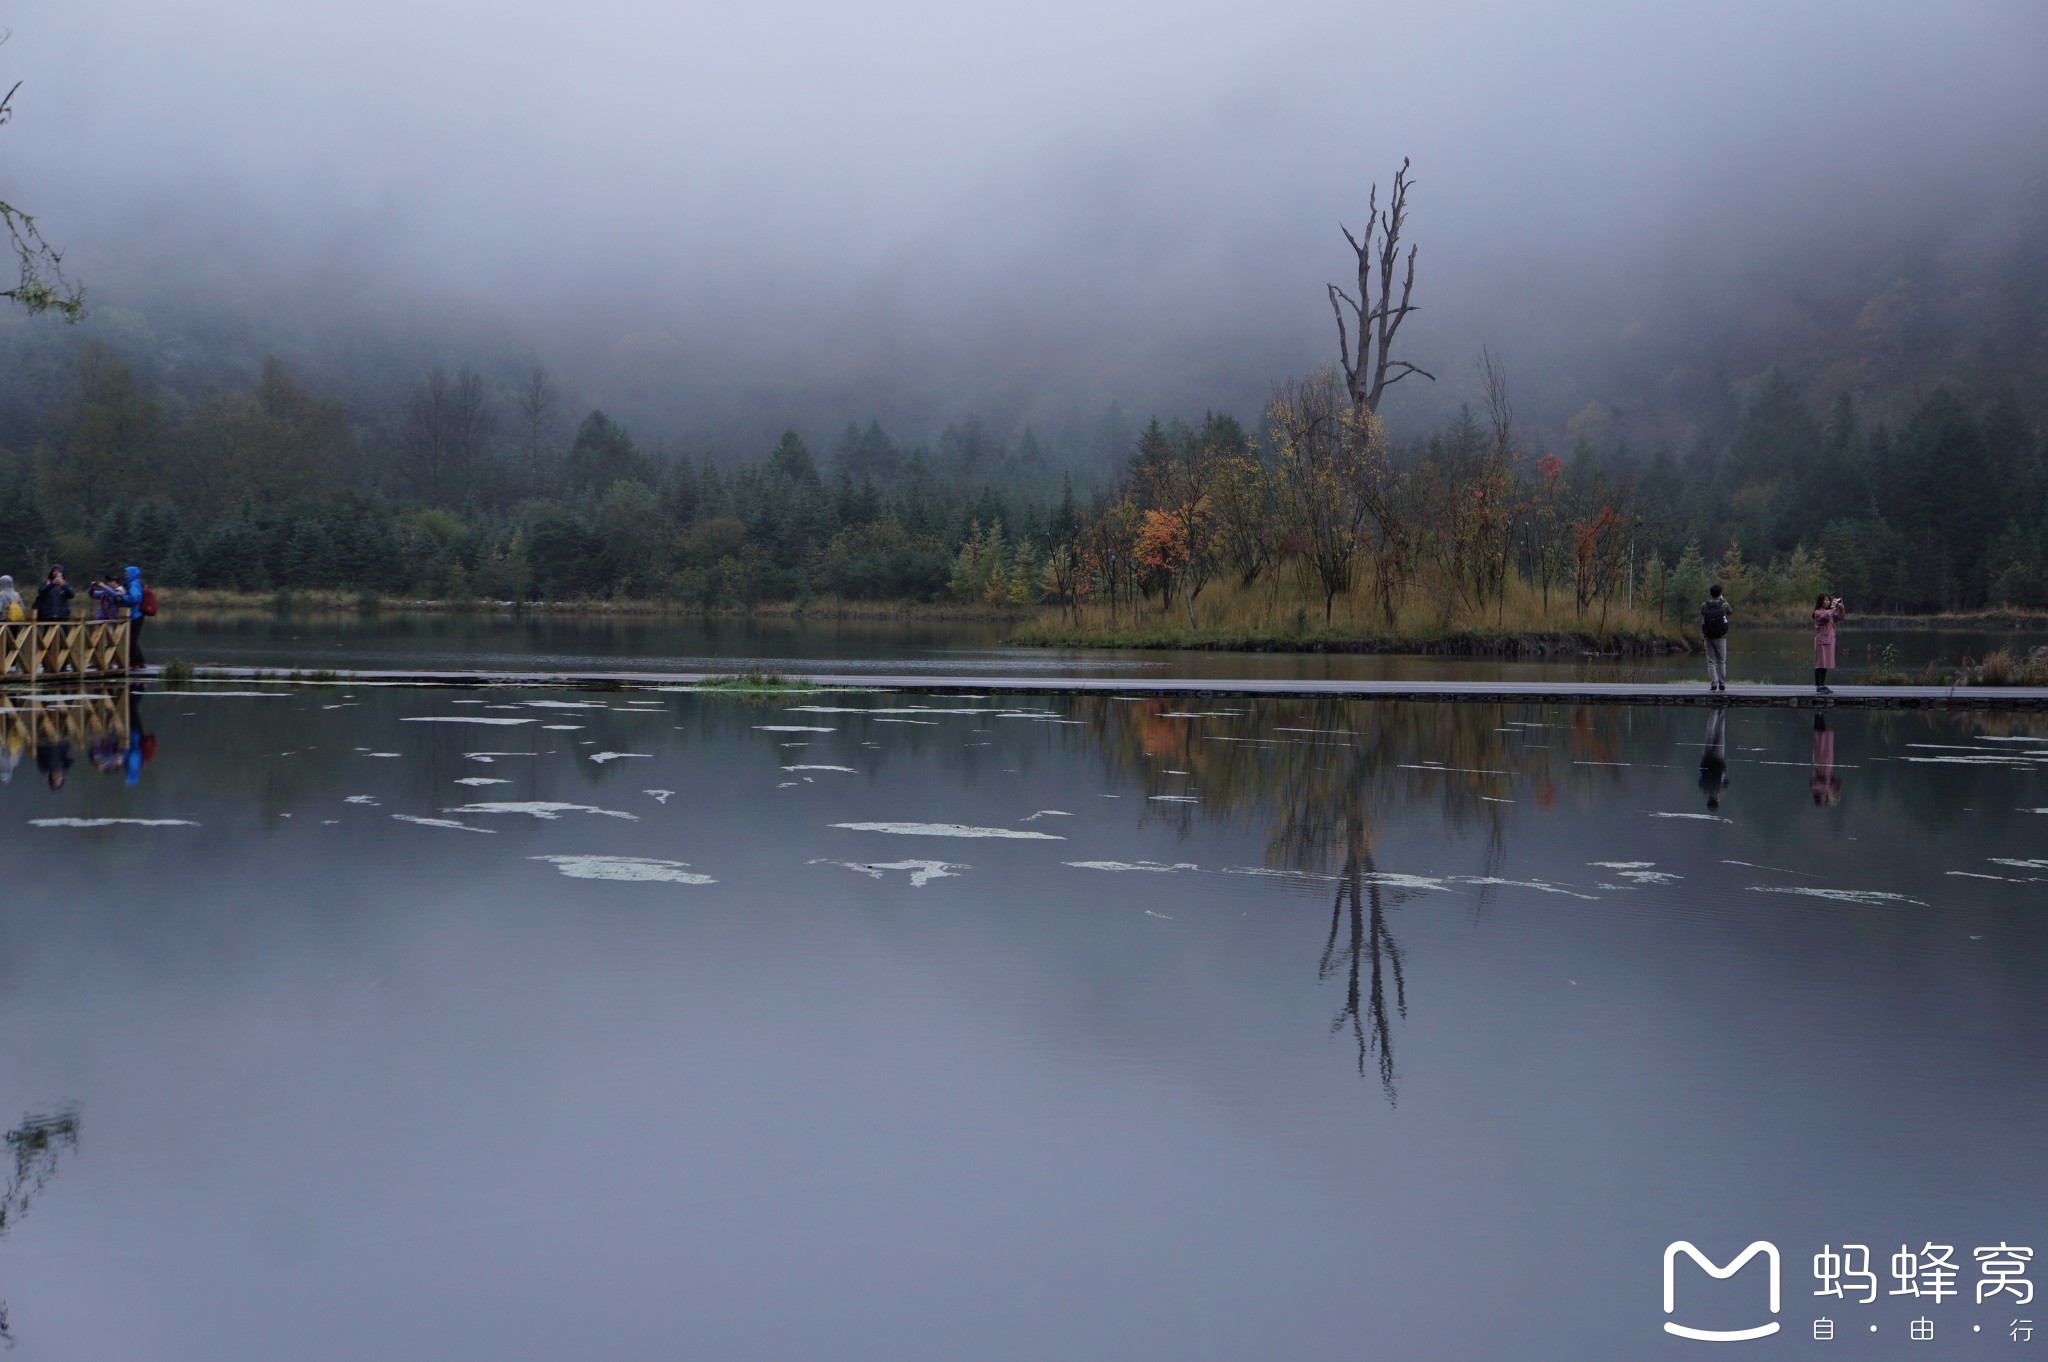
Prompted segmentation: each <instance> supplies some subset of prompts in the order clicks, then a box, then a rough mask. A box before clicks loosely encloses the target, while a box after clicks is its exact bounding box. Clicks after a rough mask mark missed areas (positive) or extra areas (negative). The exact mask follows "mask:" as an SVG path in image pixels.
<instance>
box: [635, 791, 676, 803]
mask: <svg viewBox="0 0 2048 1362" xmlns="http://www.w3.org/2000/svg"><path fill="white" fill-rule="evenodd" d="M640 793H641V794H644V795H647V796H649V797H650V798H652V799H653V800H654V802H655V803H657V804H666V803H668V801H669V796H670V795H673V794H674V793H675V791H674V790H642V791H641V792H640Z"/></svg>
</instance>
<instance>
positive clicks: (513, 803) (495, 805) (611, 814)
mask: <svg viewBox="0 0 2048 1362" xmlns="http://www.w3.org/2000/svg"><path fill="white" fill-rule="evenodd" d="M441 812H442V813H523V814H526V815H528V816H530V817H533V818H545V819H555V818H560V817H561V816H562V815H563V814H565V813H595V814H602V815H604V816H605V817H606V818H624V819H626V820H628V821H629V822H635V823H637V822H639V821H640V815H639V814H637V813H624V812H621V811H620V810H618V809H600V808H598V807H597V806H596V805H594V804H564V803H560V802H558V801H555V800H546V799H537V800H486V801H484V802H483V803H480V804H461V805H457V806H456V807H454V808H452V809H443V810H441Z"/></svg>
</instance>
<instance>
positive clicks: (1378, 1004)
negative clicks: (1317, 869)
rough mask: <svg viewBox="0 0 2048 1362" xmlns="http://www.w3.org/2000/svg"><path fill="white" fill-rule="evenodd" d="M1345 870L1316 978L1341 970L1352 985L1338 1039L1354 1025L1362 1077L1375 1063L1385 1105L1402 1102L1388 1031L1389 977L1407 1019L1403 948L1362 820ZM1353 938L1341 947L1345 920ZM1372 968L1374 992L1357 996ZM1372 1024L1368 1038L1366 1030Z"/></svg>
mask: <svg viewBox="0 0 2048 1362" xmlns="http://www.w3.org/2000/svg"><path fill="white" fill-rule="evenodd" d="M1345 843H1346V845H1345V853H1344V868H1343V870H1342V872H1341V873H1339V874H1338V876H1337V896H1336V899H1335V901H1334V902H1333V903H1332V904H1331V905H1330V938H1329V940H1327V941H1325V942H1324V943H1323V958H1322V961H1321V962H1320V963H1319V964H1318V965H1317V967H1316V978H1318V979H1327V978H1329V977H1330V976H1331V975H1332V974H1334V973H1336V972H1337V970H1338V969H1339V968H1340V967H1341V968H1343V969H1344V970H1345V971H1346V974H1347V977H1348V982H1347V986H1346V989H1345V994H1344V1007H1343V1010H1342V1011H1340V1012H1338V1013H1337V1018H1336V1020H1335V1021H1333V1022H1331V1023H1330V1030H1331V1032H1332V1033H1333V1034H1334V1033H1335V1032H1337V1031H1340V1030H1342V1029H1343V1028H1344V1024H1345V1022H1346V1021H1349V1022H1350V1023H1351V1034H1352V1036H1353V1038H1354V1039H1356V1040H1357V1042H1358V1076H1359V1077H1360V1078H1363V1077H1365V1062H1366V1060H1367V1059H1368V1058H1376V1059H1377V1060H1378V1064H1379V1075H1380V1090H1381V1091H1382V1092H1384V1093H1386V1095H1387V1101H1389V1102H1393V1101H1396V1100H1398V1099H1397V1097H1396V1095H1395V1092H1394V1044H1393V1038H1392V1036H1391V1035H1390V1034H1389V1031H1388V1027H1387V989H1386V976H1387V975H1388V974H1391V975H1393V977H1394V1006H1395V1008H1396V1009H1397V1010H1398V1011H1399V1012H1400V1014H1401V1016H1402V1017H1403V1018H1406V1017H1407V1015H1408V981H1407V979H1406V978H1405V977H1404V976H1403V974H1402V972H1401V946H1400V943H1399V942H1397V941H1395V940H1394V934H1393V932H1392V931H1391V930H1389V929H1388V927H1387V915H1386V901H1385V900H1386V889H1385V886H1384V885H1382V884H1381V883H1380V880H1379V870H1378V867H1377V866H1376V865H1375V864H1374V863H1373V854H1372V842H1371V834H1370V832H1369V830H1368V829H1367V828H1366V827H1365V825H1364V823H1363V822H1362V821H1360V820H1353V821H1352V822H1351V823H1350V825H1349V828H1348V830H1347V836H1346V839H1345ZM1347 917H1348V919H1349V921H1350V924H1351V932H1350V935H1349V938H1348V939H1347V941H1346V942H1345V944H1344V945H1343V946H1342V947H1341V948H1340V947H1339V946H1338V944H1337V936H1338V932H1339V931H1340V930H1341V929H1342V927H1343V926H1344V923H1345V921H1346V919H1347ZM1367 961H1370V962H1371V975H1370V977H1371V987H1370V991H1369V993H1368V994H1367V996H1366V997H1364V998H1361V997H1360V996H1359V977H1360V975H1361V974H1362V973H1364V971H1365V966H1366V962H1367ZM1368 1020H1370V1023H1371V1027H1372V1029H1371V1031H1370V1033H1368V1032H1367V1030H1366V1025H1367V1022H1368Z"/></svg>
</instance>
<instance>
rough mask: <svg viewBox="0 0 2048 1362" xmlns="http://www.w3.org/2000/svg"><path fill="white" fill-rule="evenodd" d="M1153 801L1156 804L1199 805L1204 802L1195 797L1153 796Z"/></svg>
mask: <svg viewBox="0 0 2048 1362" xmlns="http://www.w3.org/2000/svg"><path fill="white" fill-rule="evenodd" d="M1151 799H1152V801H1153V802H1154V803H1156V804H1199V803H1201V802H1202V801H1201V800H1199V799H1197V798H1195V796H1193V795H1153V796H1151Z"/></svg>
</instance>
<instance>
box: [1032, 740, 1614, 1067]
mask: <svg viewBox="0 0 2048 1362" xmlns="http://www.w3.org/2000/svg"><path fill="white" fill-rule="evenodd" d="M1241 705H1242V702H1230V707H1231V708H1232V709H1236V708H1239V707H1240V706H1241ZM1242 708H1243V710H1244V712H1243V713H1225V712H1222V707H1221V706H1219V707H1218V708H1217V709H1214V710H1206V711H1202V706H1201V705H1200V703H1199V702H1196V703H1183V704H1175V703H1173V702H1165V701H1158V702H1145V703H1133V702H1130V701H1116V702H1109V701H1096V702H1091V701H1086V700H1083V701H1077V702H1075V706H1074V709H1073V711H1072V712H1073V714H1074V716H1075V717H1076V718H1086V719H1089V720H1091V722H1092V737H1093V739H1094V741H1095V742H1096V743H1097V744H1099V746H1100V750H1101V751H1102V753H1103V754H1104V755H1105V756H1106V757H1107V758H1108V759H1109V761H1110V762H1111V764H1112V765H1113V766H1114V767H1116V768H1117V769H1118V771H1119V773H1121V774H1126V775H1132V776H1135V777H1137V778H1138V779H1140V780H1141V781H1143V782H1145V783H1146V784H1147V785H1148V786H1149V787H1151V789H1152V790H1154V791H1156V792H1157V793H1175V792H1179V791H1182V790H1186V789H1192V790H1193V791H1194V792H1195V793H1196V795H1197V796H1198V798H1199V799H1200V803H1199V804H1180V803H1166V804H1161V803H1148V805H1147V808H1146V812H1145V813H1144V815H1143V817H1144V818H1145V819H1146V820H1147V821H1154V820H1163V821H1168V822H1171V823H1173V824H1174V825H1175V826H1177V827H1178V828H1179V829H1180V830H1181V831H1182V832H1183V833H1189V832H1192V831H1193V828H1194V824H1195V823H1196V821H1197V820H1199V821H1201V822H1204V823H1213V822H1215V821H1217V820H1219V819H1220V820H1223V821H1225V822H1228V823H1235V824H1237V825H1239V826H1243V827H1246V828H1250V829H1257V830H1262V831H1263V834H1264V840H1265V856H1264V860H1265V865H1266V868H1268V869H1276V870H1290V871H1294V872H1296V873H1297V874H1300V875H1303V876H1307V877H1311V878H1313V879H1318V880H1323V881H1325V882H1328V883H1332V884H1334V886H1335V894H1334V898H1333V902H1332V904H1331V911H1330V930H1329V934H1328V938H1327V940H1326V941H1325V942H1324V946H1323V952H1322V955H1321V958H1320V959H1319V961H1318V964H1317V977H1318V978H1319V979H1332V978H1336V977H1339V976H1341V977H1342V978H1343V979H1344V981H1345V995H1344V1002H1343V1005H1342V1007H1341V1008H1340V1009H1339V1011H1338V1013H1337V1016H1336V1019H1335V1021H1334V1023H1333V1024H1332V1027H1331V1030H1332V1031H1333V1032H1336V1031H1344V1030H1348V1031H1349V1032H1350V1033H1351V1036H1352V1038H1353V1040H1354V1041H1355V1042H1356V1043H1357V1046H1358V1072H1359V1074H1360V1076H1361V1077H1362V1076H1364V1075H1365V1073H1366V1072H1367V1070H1368V1067H1369V1066H1370V1068H1371V1069H1372V1070H1373V1071H1374V1072H1376V1073H1377V1074H1378V1076H1379V1081H1380V1086H1381V1088H1382V1089H1383V1090H1384V1091H1385V1093H1386V1095H1387V1099H1388V1100H1389V1101H1393V1100H1395V1096H1396V1092H1395V1071H1394V1053H1393V1034H1392V1025H1391V1023H1392V1019H1393V1018H1394V1017H1396V1016H1398V1017H1406V1016H1407V1012H1408V987H1407V977H1406V972H1405V962H1404V961H1403V958H1402V954H1401V947H1400V944H1399V942H1398V941H1397V940H1396V939H1395V936H1394V934H1393V931H1392V929H1391V927H1390V925H1389V922H1388V914H1389V912H1390V910H1392V909H1393V908H1395V907H1398V906H1399V905H1400V903H1401V902H1402V901H1403V900H1404V899H1405V898H1406V897H1408V892H1407V891H1404V890H1402V889H1401V888H1399V887H1398V886H1397V885H1390V884H1388V883H1387V880H1386V877H1385V876H1383V874H1382V873H1381V871H1380V868H1379V864H1378V858H1377V852H1376V844H1377V842H1378V839H1379V836H1380V833H1381V831H1382V829H1383V827H1384V825H1385V822H1386V820H1387V817H1388V816H1389V814H1391V813H1392V812H1393V811H1395V810H1416V809H1423V808H1428V807H1431V806H1434V808H1435V811H1436V816H1437V818H1438V819H1439V820H1440V821H1441V823H1442V825H1443V826H1444V827H1445V828H1446V829H1447V830H1448V831H1449V832H1451V833H1452V834H1453V835H1457V834H1466V835H1475V834H1476V835H1477V836H1478V837H1479V838H1480V839H1482V841H1483V845H1484V853H1483V854H1484V863H1485V864H1484V873H1485V874H1486V875H1489V876H1490V875H1493V874H1495V873H1497V871H1498V869H1499V867H1500V866H1501V864H1502V863H1503V861H1504V860H1505V858H1506V852H1507V818H1506V814H1505V809H1506V808H1507V806H1506V805H1505V804H1503V803H1499V802H1495V801H1498V800H1505V799H1508V798H1510V797H1516V796H1519V797H1527V796H1528V793H1529V791H1530V790H1531V789H1534V790H1537V791H1545V790H1549V789H1550V788H1551V780H1550V772H1551V770H1552V765H1551V763H1552V760H1553V758H1552V756H1551V754H1550V751H1549V749H1545V748H1532V749H1528V750H1514V749H1515V746H1517V745H1511V744H1508V743H1506V742H1504V741H1503V740H1502V739H1501V737H1500V736H1499V735H1498V734H1497V733H1496V732H1495V730H1496V729H1497V728H1498V727H1499V726H1500V725H1501V721H1502V718H1503V715H1504V714H1505V712H1506V711H1504V710H1503V709H1501V708H1500V707H1497V706H1492V705H1412V704H1386V703H1379V702H1373V701H1346V700H1279V701H1266V702H1261V703H1259V704H1257V705H1253V706H1242ZM1193 711H1202V717H1201V718H1199V719H1191V718H1176V717H1174V716H1175V715H1176V714H1186V713H1189V712H1193ZM1567 741H1569V742H1570V743H1571V745H1572V746H1573V747H1574V748H1577V747H1579V746H1581V745H1582V744H1583V743H1584V742H1585V741H1586V739H1585V737H1584V736H1583V735H1580V734H1577V733H1572V734H1569V735H1567ZM1558 755H1560V756H1565V757H1566V758H1567V759H1569V756H1568V754H1567V753H1559V754H1558ZM1166 771H1185V772H1187V773H1188V775H1187V776H1186V777H1185V778H1168V777H1166V776H1165V775H1164V774H1163V773H1164V772H1166ZM1518 778H1527V779H1526V780H1524V781H1523V783H1522V784H1521V786H1520V788H1519V790H1517V791H1516V793H1515V795H1511V793H1510V784H1511V782H1514V781H1516V780H1517V779H1518ZM1442 872H1443V867H1441V866H1425V867H1419V868H1417V873H1421V874H1441V873H1442ZM1492 892H1493V891H1492V890H1491V889H1490V888H1482V889H1481V890H1480V895H1479V900H1478V903H1479V908H1480V909H1481V910H1482V911H1483V910H1484V909H1485V907H1486V905H1487V902H1488V895H1489V894H1491V893H1492ZM1390 995H1391V996H1390Z"/></svg>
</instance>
